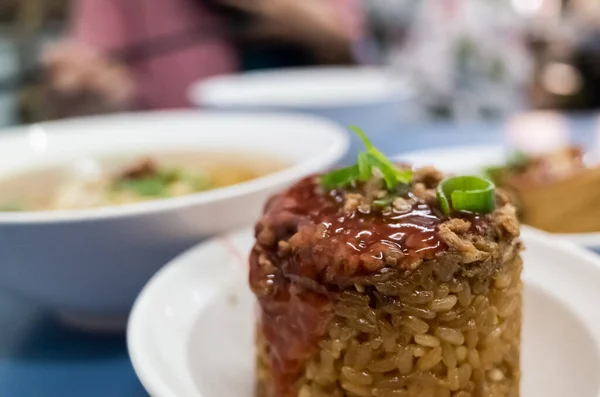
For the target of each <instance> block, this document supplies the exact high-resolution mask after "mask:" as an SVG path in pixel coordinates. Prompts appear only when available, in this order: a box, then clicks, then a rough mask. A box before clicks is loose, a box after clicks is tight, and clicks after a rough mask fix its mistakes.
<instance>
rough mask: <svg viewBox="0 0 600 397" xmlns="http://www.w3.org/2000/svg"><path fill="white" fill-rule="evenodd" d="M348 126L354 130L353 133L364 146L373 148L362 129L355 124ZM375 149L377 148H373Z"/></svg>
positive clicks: (369, 148)
mask: <svg viewBox="0 0 600 397" xmlns="http://www.w3.org/2000/svg"><path fill="white" fill-rule="evenodd" d="M348 128H350V129H351V130H352V131H354V133H355V134H356V135H358V137H359V138H360V140H361V141H362V142H363V144H364V145H365V147H366V148H367V149H368V150H371V149H375V147H374V146H373V144H372V143H371V141H370V140H369V138H367V134H365V133H364V131H363V130H361V129H360V128H358V127H357V126H355V125H351V126H349V127H348ZM375 150H377V149H375Z"/></svg>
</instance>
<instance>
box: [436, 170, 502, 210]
mask: <svg viewBox="0 0 600 397" xmlns="http://www.w3.org/2000/svg"><path fill="white" fill-rule="evenodd" d="M437 197H438V201H439V203H440V207H441V208H442V212H443V213H444V214H445V215H450V212H451V211H452V210H455V211H469V212H477V213H488V212H492V211H493V210H494V208H496V187H495V186H494V184H493V183H492V182H491V181H489V180H487V179H484V178H480V177H478V176H455V177H451V178H446V179H444V180H443V181H442V182H440V184H439V185H438V188H437Z"/></svg>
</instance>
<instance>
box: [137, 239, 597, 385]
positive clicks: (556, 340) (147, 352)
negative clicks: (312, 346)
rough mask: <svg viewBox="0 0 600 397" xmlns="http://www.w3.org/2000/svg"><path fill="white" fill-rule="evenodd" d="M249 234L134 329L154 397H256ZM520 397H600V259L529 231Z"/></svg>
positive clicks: (197, 261)
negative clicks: (248, 263) (249, 281)
mask: <svg viewBox="0 0 600 397" xmlns="http://www.w3.org/2000/svg"><path fill="white" fill-rule="evenodd" d="M253 240H254V239H253V236H252V233H251V232H250V231H245V232H241V233H237V234H233V235H229V236H226V237H224V238H219V239H215V240H211V241H210V242H206V243H204V244H201V245H199V246H198V247H196V248H194V249H192V250H190V251H189V252H187V253H186V254H184V255H182V256H181V257H179V258H177V259H176V260H175V261H173V262H172V263H171V264H169V265H167V266H166V267H165V268H163V269H162V270H161V271H160V272H159V273H158V274H156V276H155V277H153V279H152V280H151V281H150V282H149V283H148V285H147V286H146V288H144V290H143V291H142V293H141V294H140V296H139V298H138V300H137V302H136V304H135V306H134V309H133V311H132V315H131V318H130V322H129V328H128V332H127V333H128V335H127V343H128V347H129V353H130V356H131V360H132V362H133V366H134V368H135V370H136V372H137V374H138V376H139V378H140V380H141V381H142V383H143V384H144V386H145V387H146V389H147V390H148V392H149V393H150V394H151V395H152V396H153V397H252V396H253V395H254V379H255V376H254V362H255V356H254V330H255V322H254V320H255V299H254V296H253V295H252V293H251V292H250V288H249V287H248V276H247V274H248V273H247V272H248V270H247V256H248V252H249V250H250V248H251V247H252V244H253ZM523 242H524V244H525V246H526V250H525V251H524V252H523V260H524V274H523V280H524V282H525V290H524V313H523V316H524V318H523V342H522V360H521V362H522V369H523V380H522V383H521V396H522V397H541V396H543V397H575V396H577V397H600V380H599V378H598V374H599V373H600V311H598V310H597V302H598V301H600V289H599V288H598V285H599V284H600V259H598V256H596V255H594V254H592V253H590V252H588V251H586V250H584V249H582V248H579V247H577V246H575V245H573V244H571V243H569V242H565V241H561V240H559V239H555V238H553V237H551V236H549V235H546V234H543V233H540V232H537V231H535V230H533V229H530V228H523Z"/></svg>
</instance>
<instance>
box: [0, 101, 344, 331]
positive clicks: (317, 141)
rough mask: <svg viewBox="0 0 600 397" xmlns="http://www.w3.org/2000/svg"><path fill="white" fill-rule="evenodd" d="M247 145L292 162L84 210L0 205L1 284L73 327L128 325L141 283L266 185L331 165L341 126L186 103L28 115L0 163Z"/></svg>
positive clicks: (224, 224) (1, 142)
mask: <svg viewBox="0 0 600 397" xmlns="http://www.w3.org/2000/svg"><path fill="white" fill-rule="evenodd" d="M182 148H184V149H186V150H190V149H191V150H193V149H194V148H197V149H199V150H203V151H206V150H208V151H210V150H211V148H214V149H225V150H242V151H249V152H253V153H262V154H264V155H265V156H269V155H271V156H276V157H279V158H282V159H285V160H287V161H289V163H290V166H289V167H288V168H286V169H284V170H282V171H279V172H276V173H274V174H271V175H267V176H265V177H262V178H259V179H255V180H253V181H250V182H247V183H242V184H239V185H235V186H231V187H227V188H223V189H217V190H213V191H209V192H206V193H199V194H195V195H190V196H185V197H180V198H174V199H166V200H157V201H150V202H146V203H141V204H133V205H126V206H119V207H106V208H99V209H89V210H81V211H61V212H37V213H35V212H31V213H0V236H1V237H0V272H1V273H0V274H1V276H0V288H4V289H7V290H10V291H13V292H15V293H17V294H20V295H22V296H25V297H27V298H29V299H30V300H33V301H35V302H38V303H40V304H42V305H44V306H45V307H47V308H49V309H52V310H54V311H56V312H58V313H60V314H61V315H62V316H63V317H64V318H65V319H69V320H71V321H75V322H76V323H78V324H79V325H83V326H85V325H87V326H94V327H98V326H109V325H110V324H109V323H110V322H114V321H116V324H115V325H118V324H119V323H120V324H122V325H124V324H125V322H124V321H120V320H124V319H125V318H126V315H127V314H128V312H129V310H130V308H131V305H132V304H133V301H134V299H135V297H136V296H137V294H138V293H139V291H140V290H141V288H142V287H143V286H144V284H145V283H146V281H148V279H149V278H150V277H151V276H152V275H153V274H154V273H155V272H156V271H157V270H158V269H159V268H160V267H161V266H162V265H164V264H165V263H167V262H168V261H169V260H170V259H172V258H173V257H174V256H176V255H177V254H179V253H180V252H182V251H183V250H185V249H187V248H189V247H191V246H192V245H194V244H196V243H198V242H199V241H200V240H201V239H203V238H205V237H207V236H210V235H213V234H216V233H222V232H224V231H227V230H230V229H232V228H236V227H241V226H244V225H250V224H252V223H253V222H254V221H255V219H257V217H258V216H259V214H260V212H261V210H262V206H263V203H264V202H265V200H266V198H267V197H268V196H269V195H270V194H272V193H273V192H275V191H277V190H279V189H281V188H282V187H283V186H285V185H288V184H291V183H292V182H293V181H295V180H297V179H299V178H301V177H303V176H305V175H307V174H310V173H313V172H317V171H320V170H323V169H325V168H327V167H330V166H331V165H333V164H334V163H335V162H336V161H337V160H338V159H339V158H340V157H341V156H342V155H343V154H344V152H345V151H346V149H347V139H346V136H345V134H344V132H343V131H342V130H341V128H339V127H337V126H336V125H334V124H332V123H330V122H328V121H323V120H319V119H316V118H309V117H304V116H282V115H260V116H259V115H249V114H227V115H223V114H221V115H216V114H212V113H209V112H206V113H203V112H197V111H189V112H187V111H182V112H179V111H177V112H157V113H141V114H130V115H120V116H110V117H98V118H90V119H81V120H72V121H65V122H56V123H48V124H39V125H32V126H29V127H25V128H18V129H14V130H11V131H7V132H3V133H1V134H0V170H1V173H2V174H8V173H12V172H17V171H19V170H22V169H25V168H27V169H29V168H31V167H42V166H43V165H44V164H54V163H60V162H63V161H66V160H74V159H79V158H84V157H96V156H97V157H102V156H106V155H111V154H115V153H120V154H123V153H132V154H141V153H144V152H145V151H156V150H157V149H160V150H162V149H165V150H169V149H173V150H177V149H179V150H181V149H182Z"/></svg>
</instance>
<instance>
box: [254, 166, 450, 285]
mask: <svg viewBox="0 0 600 397" xmlns="http://www.w3.org/2000/svg"><path fill="white" fill-rule="evenodd" d="M318 189H319V187H318V186H317V185H316V181H315V178H314V177H313V178H306V179H304V180H303V181H301V182H300V183H298V184H296V185H295V186H294V187H292V188H291V189H290V190H288V192H286V193H285V194H284V195H282V196H278V197H277V198H275V199H273V200H271V202H270V203H269V205H268V206H267V210H266V213H265V216H264V218H263V223H264V225H265V226H266V227H271V228H273V229H275V230H276V229H278V227H280V226H281V225H282V222H281V218H282V217H285V216H287V218H288V219H289V220H292V219H293V222H292V223H293V224H294V225H293V226H294V227H292V228H289V230H287V232H288V233H287V235H281V234H280V233H278V232H276V234H277V238H278V239H281V238H289V237H290V236H291V234H296V236H295V237H294V239H293V240H292V243H296V245H297V246H300V249H299V250H298V260H297V261H295V263H290V266H289V267H288V268H287V269H286V273H288V274H289V273H292V274H296V275H298V276H301V277H306V278H310V279H313V280H316V281H319V282H321V283H326V284H337V285H340V286H342V285H344V284H345V283H346V282H347V280H348V279H349V278H351V277H354V276H364V275H368V274H369V273H373V272H376V271H377V270H380V269H381V268H382V267H384V266H390V267H395V268H405V269H409V268H411V267H412V266H414V265H415V264H417V263H418V262H419V261H420V260H423V259H431V258H433V257H434V256H435V254H436V253H438V252H440V251H441V250H444V249H446V248H447V247H446V246H445V244H444V242H443V241H442V240H441V239H440V237H439V235H438V226H439V225H440V224H441V223H442V222H443V221H444V219H445V218H444V216H443V215H442V214H441V213H440V212H439V210H438V209H437V208H433V207H432V206H431V205H430V204H428V203H426V202H424V201H422V200H418V199H416V198H415V197H414V196H412V197H410V198H412V200H410V203H411V205H410V206H409V207H408V208H406V209H404V210H402V211H401V210H396V209H393V208H387V209H386V210H383V211H382V210H378V209H369V208H367V209H366V210H365V209H363V210H362V211H361V209H360V208H359V209H356V210H353V211H347V210H346V209H345V208H344V195H343V193H342V192H339V191H335V190H334V191H331V192H329V193H321V194H319V192H318ZM341 262H343V263H341Z"/></svg>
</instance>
